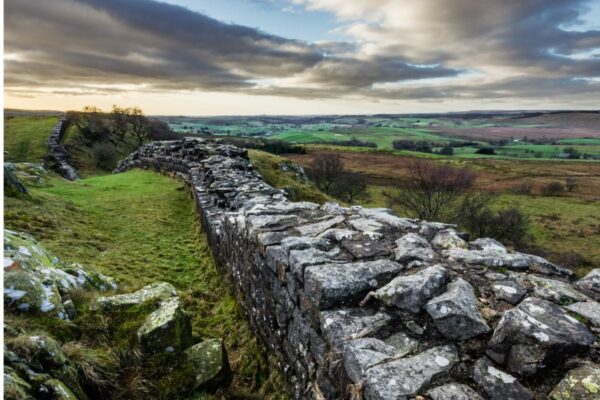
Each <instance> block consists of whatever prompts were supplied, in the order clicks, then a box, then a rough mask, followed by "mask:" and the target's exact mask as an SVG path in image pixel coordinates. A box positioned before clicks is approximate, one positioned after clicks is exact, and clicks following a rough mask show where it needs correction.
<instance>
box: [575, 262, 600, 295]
mask: <svg viewBox="0 0 600 400" xmlns="http://www.w3.org/2000/svg"><path fill="white" fill-rule="evenodd" d="M575 287H576V288H577V289H579V290H581V291H582V292H583V293H585V294H587V295H588V296H590V297H591V298H593V299H594V300H596V301H600V268H596V269H593V270H591V271H590V272H589V273H588V274H587V275H586V276H584V277H583V278H581V279H580V280H578V281H577V282H575Z"/></svg>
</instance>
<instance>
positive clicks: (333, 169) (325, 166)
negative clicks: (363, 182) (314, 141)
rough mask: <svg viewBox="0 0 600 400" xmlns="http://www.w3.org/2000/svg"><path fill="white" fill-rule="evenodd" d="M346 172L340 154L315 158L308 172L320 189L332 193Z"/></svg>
mask: <svg viewBox="0 0 600 400" xmlns="http://www.w3.org/2000/svg"><path fill="white" fill-rule="evenodd" d="M343 172H344V163H343V162H342V159H341V158H340V155H339V154H334V153H331V154H324V155H321V156H319V157H317V158H315V159H314V160H313V162H312V164H311V166H310V168H307V170H306V173H307V175H308V177H309V178H310V179H311V180H312V181H313V182H314V183H315V184H316V185H317V187H318V188H319V189H321V190H322V191H324V192H325V193H327V194H331V193H332V189H333V185H334V184H335V182H336V180H337V179H338V178H339V177H340V175H341V174H342V173H343Z"/></svg>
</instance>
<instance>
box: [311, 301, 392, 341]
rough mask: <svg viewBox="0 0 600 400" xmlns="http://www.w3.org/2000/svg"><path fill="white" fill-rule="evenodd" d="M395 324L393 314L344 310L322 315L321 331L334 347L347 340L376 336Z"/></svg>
mask: <svg viewBox="0 0 600 400" xmlns="http://www.w3.org/2000/svg"><path fill="white" fill-rule="evenodd" d="M393 322H394V317H393V316H392V315H391V314H389V313H386V312H383V311H373V310H369V309H365V308H342V309H338V310H330V311H323V312H322V313H321V315H320V323H321V331H322V332H323V334H324V336H325V339H326V340H327V341H328V342H329V343H330V345H332V346H333V347H339V346H340V345H341V344H342V343H343V342H344V341H346V340H351V339H358V338H361V337H369V336H375V335H377V334H379V333H380V332H382V331H386V330H388V329H389V328H390V325H391V324H392V323H393Z"/></svg>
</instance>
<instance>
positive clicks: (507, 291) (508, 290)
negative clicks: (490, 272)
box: [492, 280, 527, 304]
mask: <svg viewBox="0 0 600 400" xmlns="http://www.w3.org/2000/svg"><path fill="white" fill-rule="evenodd" d="M492 290H493V291H494V295H495V296H496V298H497V299H498V300H504V301H506V302H508V303H510V304H517V303H518V302H520V301H521V300H522V299H523V297H525V295H526V294H527V289H525V288H524V287H523V286H521V285H519V284H518V283H517V282H515V281H513V280H497V281H495V282H494V283H493V284H492Z"/></svg>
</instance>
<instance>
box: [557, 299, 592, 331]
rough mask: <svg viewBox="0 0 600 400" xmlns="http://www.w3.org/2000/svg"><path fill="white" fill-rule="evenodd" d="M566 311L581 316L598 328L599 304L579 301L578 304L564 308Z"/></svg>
mask: <svg viewBox="0 0 600 400" xmlns="http://www.w3.org/2000/svg"><path fill="white" fill-rule="evenodd" d="M565 308H566V309H567V310H569V311H572V312H574V313H576V314H579V315H581V316H582V317H583V318H585V319H587V320H588V321H590V322H591V323H592V325H594V326H597V327H600V304H599V303H598V302H596V301H592V300H590V301H580V302H579V303H574V304H570V305H568V306H566V307H565Z"/></svg>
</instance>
